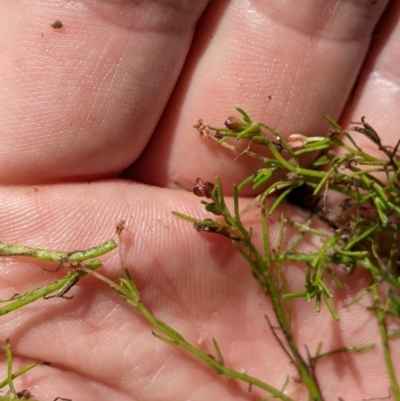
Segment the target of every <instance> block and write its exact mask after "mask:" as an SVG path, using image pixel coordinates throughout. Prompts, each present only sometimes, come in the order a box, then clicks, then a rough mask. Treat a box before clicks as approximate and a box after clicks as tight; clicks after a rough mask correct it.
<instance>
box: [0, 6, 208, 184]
mask: <svg viewBox="0 0 400 401" xmlns="http://www.w3.org/2000/svg"><path fill="white" fill-rule="evenodd" d="M205 4H206V1H197V2H193V3H187V2H184V1H157V2H156V1H146V2H132V1H130V0H123V1H119V2H112V1H102V2H92V1H81V2H78V3H76V2H72V3H71V2H66V1H61V2H54V1H41V2H35V3H32V2H26V1H19V2H1V3H0V13H1V16H2V24H1V27H0V38H1V40H0V43H1V45H0V46H1V48H0V51H1V54H2V57H1V58H0V99H1V100H0V140H1V142H0V143H1V146H0V182H1V183H10V182H11V183H16V182H20V183H21V182H44V181H50V180H53V181H54V180H62V179H64V180H66V179H68V180H72V179H75V180H79V179H89V178H91V177H92V178H95V177H104V176H110V175H116V174H118V173H119V172H120V171H121V170H123V169H125V168H126V167H127V166H128V165H129V164H130V163H132V161H133V160H135V159H136V158H137V157H138V155H139V154H140V153H141V151H142V149H143V148H144V146H145V145H146V143H147V141H148V139H149V137H150V135H151V133H152V131H153V129H154V127H155V125H156V123H157V121H158V119H159V117H160V115H161V113H162V110H163V108H164V106H165V103H166V101H167V99H168V98H169V96H170V93H171V90H172V88H173V86H174V84H175V81H176V79H177V76H178V74H179V72H180V69H181V66H182V64H183V62H184V59H185V57H186V53H187V51H188V48H189V45H190V42H191V38H192V35H193V31H194V26H195V23H196V21H197V19H198V17H199V15H200V14H201V11H202V9H203V8H204V7H205ZM55 20H60V21H61V22H62V24H63V27H62V28H60V29H53V28H52V27H51V26H50V25H52V24H53V23H54V21H55Z"/></svg>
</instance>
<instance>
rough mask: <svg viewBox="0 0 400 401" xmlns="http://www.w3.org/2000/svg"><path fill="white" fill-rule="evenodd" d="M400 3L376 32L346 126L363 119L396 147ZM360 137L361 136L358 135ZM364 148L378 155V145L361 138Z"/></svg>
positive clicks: (345, 118)
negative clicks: (363, 117)
mask: <svg viewBox="0 0 400 401" xmlns="http://www.w3.org/2000/svg"><path fill="white" fill-rule="evenodd" d="M399 18H400V4H399V2H396V1H392V2H390V4H389V7H388V9H387V10H386V12H385V14H384V15H383V17H382V20H381V21H380V23H379V25H378V26H377V28H376V30H375V32H374V40H373V45H372V47H371V51H370V52H369V54H368V57H367V59H366V61H365V64H364V66H363V69H362V70H361V72H360V77H359V80H358V85H357V88H356V91H355V94H354V97H353V99H352V101H351V102H350V103H349V106H348V108H347V109H346V113H345V115H344V116H343V121H342V124H343V125H344V126H348V125H349V122H350V121H360V119H361V117H362V116H365V117H366V121H367V122H368V123H369V124H370V125H371V126H372V127H373V128H374V129H375V130H376V131H377V133H378V134H379V136H380V137H381V139H382V142H383V144H384V145H391V146H395V145H396V143H397V141H398V139H399V137H400V136H399V134H398V129H397V126H398V124H399V122H400V116H399V113H398V110H399V108H400V97H399V96H398V90H399V87H400V71H399V69H398V68H397V66H398V65H399V63H400V52H399V41H400V26H399ZM354 135H357V134H354ZM357 140H358V141H359V143H360V147H361V148H362V149H363V150H365V151H367V152H371V153H372V154H377V152H376V146H375V145H374V144H373V143H372V142H371V141H370V140H368V139H367V138H365V137H363V136H361V135H359V136H357Z"/></svg>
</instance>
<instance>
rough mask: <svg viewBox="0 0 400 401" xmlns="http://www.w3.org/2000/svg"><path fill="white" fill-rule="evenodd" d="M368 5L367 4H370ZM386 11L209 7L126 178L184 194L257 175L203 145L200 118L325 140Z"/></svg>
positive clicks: (244, 162) (326, 5)
mask: <svg viewBox="0 0 400 401" xmlns="http://www.w3.org/2000/svg"><path fill="white" fill-rule="evenodd" d="M374 3H375V2H374ZM385 4H386V2H378V3H376V4H372V2H363V3H360V2H355V1H350V2H349V1H338V2H328V1H327V2H321V1H310V2H307V3H306V4H304V3H299V2H295V1H289V2H280V1H279V2H268V3H266V2H263V1H251V2H241V1H222V2H214V3H210V5H209V7H208V9H207V12H206V14H204V15H203V17H202V19H201V21H200V24H199V26H198V28H197V31H196V37H195V39H194V43H193V45H192V47H191V51H190V54H189V57H188V60H187V62H186V64H185V67H184V70H183V72H182V74H181V78H180V80H179V83H178V85H177V86H176V88H175V90H174V93H173V96H172V99H171V101H170V103H169V105H168V108H167V110H166V111H165V113H164V115H163V118H162V119H161V121H160V123H159V124H158V127H157V130H156V133H155V135H154V136H153V137H152V140H151V143H150V146H148V147H147V148H146V152H145V154H144V155H143V156H142V158H141V159H140V161H138V162H137V163H135V164H134V165H133V166H132V168H131V170H130V171H129V173H128V174H129V176H130V177H134V178H136V179H139V180H141V181H143V182H147V183H150V184H155V185H160V186H172V185H174V184H173V183H174V182H176V181H178V182H179V183H180V184H182V185H184V186H191V185H192V182H193V180H194V179H195V178H196V177H197V176H201V177H202V178H203V179H205V180H208V181H212V179H213V176H214V174H215V173H219V174H220V175H221V176H222V177H223V182H225V184H226V187H227V188H230V187H231V184H232V183H233V182H239V181H240V180H241V179H243V178H245V177H247V176H248V175H250V174H251V173H252V172H253V171H254V170H255V169H256V168H259V167H261V166H262V165H261V164H259V163H257V162H254V161H252V160H249V159H247V158H245V157H239V158H237V159H235V161H233V158H234V156H232V154H231V153H230V152H226V151H224V150H222V149H220V148H218V147H217V145H216V144H210V143H208V142H204V141H202V140H201V139H200V138H199V137H198V135H196V132H195V131H194V130H193V129H192V128H191V127H192V126H193V124H194V123H196V122H197V120H198V119H199V118H202V119H204V120H205V122H207V123H209V124H212V125H222V122H223V121H224V120H225V118H226V117H228V116H229V115H231V114H232V113H233V110H234V107H236V106H240V107H242V108H243V109H244V110H246V111H247V112H248V113H249V115H250V116H251V117H252V118H253V120H255V121H262V122H265V123H267V124H268V125H270V126H272V127H274V128H276V129H277V130H278V131H279V133H280V134H281V135H283V136H286V135H288V134H291V133H294V132H300V133H302V134H305V135H311V134H313V135H315V134H317V135H323V134H325V133H326V132H327V128H328V125H327V123H326V122H325V121H324V118H323V116H324V114H329V115H330V116H332V117H333V118H338V117H339V116H340V114H341V112H342V109H343V106H344V104H345V102H346V99H347V96H348V94H349V92H350V90H351V88H352V86H353V84H354V81H355V78H356V76H357V74H358V71H359V68H360V65H361V64H362V61H363V58H364V55H365V53H366V51H367V49H368V46H369V43H370V38H371V33H372V31H373V29H374V26H375V24H376V22H377V20H378V19H379V16H380V15H381V13H382V11H383V9H384V7H385Z"/></svg>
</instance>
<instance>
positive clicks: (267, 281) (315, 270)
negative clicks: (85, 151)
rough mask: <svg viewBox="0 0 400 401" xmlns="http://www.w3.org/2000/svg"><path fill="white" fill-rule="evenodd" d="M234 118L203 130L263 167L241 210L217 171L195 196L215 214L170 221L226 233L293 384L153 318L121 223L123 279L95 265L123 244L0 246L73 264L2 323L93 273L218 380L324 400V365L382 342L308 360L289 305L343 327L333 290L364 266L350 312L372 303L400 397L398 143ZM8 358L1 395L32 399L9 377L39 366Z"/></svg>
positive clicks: (356, 128)
mask: <svg viewBox="0 0 400 401" xmlns="http://www.w3.org/2000/svg"><path fill="white" fill-rule="evenodd" d="M237 110H238V112H239V113H240V118H239V117H229V118H228V119H227V120H226V121H225V126H223V127H214V126H210V125H207V124H204V122H203V121H199V122H198V124H196V125H195V128H196V129H197V130H198V131H199V132H200V134H201V135H202V136H203V137H204V138H206V139H208V140H211V141H214V142H216V143H218V144H219V145H220V146H223V147H226V148H228V149H230V150H231V151H232V152H233V156H234V157H238V156H240V157H252V158H256V159H258V160H260V161H262V163H263V167H262V168H260V169H258V170H257V171H254V173H253V174H252V175H250V176H249V177H247V178H246V179H245V180H243V181H242V182H240V183H238V184H236V185H234V188H233V202H230V201H227V200H226V197H225V194H224V191H223V187H222V183H221V179H220V177H219V176H218V175H216V177H215V181H214V182H209V181H205V180H203V179H201V178H197V179H196V182H195V187H194V188H193V193H194V195H196V196H200V197H202V198H204V199H202V200H201V201H200V202H201V203H202V205H203V206H204V208H205V210H206V211H207V212H208V213H209V216H210V217H208V218H206V219H204V218H202V219H199V218H197V217H196V216H187V215H184V214H182V213H180V212H179V211H174V212H173V213H174V214H175V215H176V216H178V217H180V218H183V219H185V220H187V221H188V222H190V223H192V224H193V225H194V229H196V230H197V231H199V232H204V233H210V235H222V236H224V237H227V238H228V239H229V240H230V241H231V243H232V247H233V249H236V251H237V252H239V253H240V254H241V255H242V256H243V257H244V258H245V259H246V261H247V262H248V265H249V270H250V273H249V274H251V275H252V276H253V277H254V280H255V281H256V282H257V283H258V285H259V286H260V287H261V289H262V290H263V292H264V293H265V297H266V298H268V299H269V301H270V302H271V304H272V307H273V313H274V316H267V315H265V320H266V324H267V325H268V327H269V329H270V330H271V332H272V333H273V335H274V337H275V339H276V342H277V344H278V345H279V346H280V347H282V349H283V350H284V351H285V354H286V356H287V358H288V359H289V360H290V361H291V362H292V363H293V365H294V366H296V368H297V371H298V377H297V378H291V377H289V376H288V377H287V380H286V382H285V383H284V385H283V386H282V387H281V388H276V387H274V386H272V385H270V384H268V382H267V381H264V380H263V379H261V378H256V377H253V376H251V375H248V374H247V373H246V372H244V371H239V370H237V369H235V368H233V367H231V366H228V365H227V364H226V362H225V358H224V356H223V353H222V351H221V348H220V345H219V344H218V342H217V340H216V339H213V346H214V353H213V354H208V353H205V352H204V351H202V350H201V349H200V348H199V346H198V344H193V343H190V342H189V341H187V340H186V339H185V338H184V337H183V336H182V335H181V334H180V333H178V332H177V331H176V330H175V329H174V328H173V327H171V326H170V325H169V324H168V322H163V321H161V320H160V319H158V318H157V317H156V315H157V313H156V311H151V310H150V309H149V308H148V307H147V306H146V305H145V304H144V303H143V301H142V299H141V296H140V290H139V289H138V287H137V285H136V284H135V282H134V281H133V279H132V276H131V274H130V273H129V271H128V270H127V269H126V268H125V266H124V261H123V258H122V252H121V249H122V245H123V227H124V224H123V222H120V223H119V224H118V226H117V236H118V241H119V242H120V245H121V246H120V247H119V250H120V258H121V269H122V274H121V277H119V278H118V277H117V278H112V279H110V278H107V277H105V276H103V275H101V274H99V273H98V271H97V269H98V267H100V265H101V262H100V261H99V260H98V259H97V258H98V257H100V256H101V255H103V254H105V253H107V252H110V251H112V250H113V249H114V248H116V246H117V242H118V241H117V242H116V241H114V240H113V239H111V240H109V241H107V242H105V243H103V244H101V245H99V246H97V247H94V248H90V249H88V250H85V251H72V252H54V251H46V250H41V249H34V248H27V247H22V246H15V245H9V244H0V252H1V253H2V254H3V255H8V256H12V255H15V256H27V257H35V258H39V259H43V260H50V261H54V262H56V263H57V265H56V267H55V269H54V270H57V269H58V268H59V267H61V266H62V265H63V264H65V265H68V266H69V267H70V269H69V272H68V273H67V274H66V275H65V277H63V278H61V279H58V280H57V281H55V282H53V283H51V284H49V285H48V286H45V287H43V288H40V289H33V290H32V291H29V292H26V293H24V294H14V295H12V296H11V297H8V298H6V299H3V300H1V301H2V302H4V303H5V306H3V307H1V308H0V315H4V314H6V313H11V312H13V311H15V310H16V309H18V308H21V307H24V306H25V305H27V304H29V303H30V302H33V301H35V300H37V299H39V298H41V297H46V298H49V297H52V296H58V297H62V298H66V299H68V298H70V296H69V295H67V293H68V291H69V290H70V289H71V288H72V287H73V286H74V285H75V284H76V282H77V281H78V280H79V279H81V278H82V277H83V276H85V275H87V274H90V275H92V276H93V277H95V278H97V279H99V280H102V281H103V282H106V283H107V284H108V285H109V286H110V287H111V288H112V289H113V290H114V291H116V293H117V294H118V295H120V296H121V298H122V299H123V300H124V301H125V302H127V304H128V305H130V306H132V307H133V308H134V309H137V310H138V311H139V312H140V313H141V314H142V315H143V316H144V317H145V318H146V319H147V321H148V322H149V323H150V324H151V326H152V327H153V331H152V334H153V335H154V336H155V337H157V338H158V339H160V340H162V341H164V342H166V343H168V344H171V345H173V346H176V347H181V348H183V349H184V350H186V351H187V352H189V353H190V354H192V355H193V356H194V357H196V358H198V359H199V360H200V361H202V362H203V363H205V364H207V365H209V366H210V368H212V369H213V370H214V371H215V373H216V374H219V375H224V376H226V377H227V378H230V379H234V380H239V381H242V382H245V383H248V386H249V391H250V390H251V389H252V388H253V387H258V388H260V389H262V390H263V391H265V397H264V398H263V400H270V399H279V400H286V401H295V400H294V399H293V398H291V397H290V396H289V395H288V394H287V392H286V391H285V390H286V387H287V385H288V384H289V383H290V382H291V381H294V380H298V381H299V382H301V383H303V384H304V385H305V386H306V388H307V390H308V399H310V400H325V398H324V389H323V388H321V387H320V385H319V380H318V369H317V366H318V361H319V360H321V359H322V358H329V357H331V356H333V355H336V354H338V353H346V352H347V353H351V352H368V350H369V349H371V348H374V347H375V346H376V345H377V344H349V345H347V346H344V347H341V348H337V349H332V350H328V351H326V350H325V348H324V347H323V342H321V343H320V344H319V346H318V348H317V349H316V350H315V351H314V352H313V353H311V352H310V351H309V350H308V349H307V353H306V356H304V352H301V347H303V345H304V344H298V342H297V339H296V336H295V335H294V333H293V327H292V323H293V319H292V311H291V309H292V302H293V300H294V299H304V301H305V302H308V303H314V304H315V311H316V312H319V311H320V310H321V309H322V308H327V309H328V310H329V312H330V315H331V316H332V319H333V322H335V321H336V320H338V319H339V318H340V316H339V315H340V314H339V312H338V311H337V310H335V307H334V303H333V302H332V300H333V297H334V295H333V294H334V291H333V290H334V288H333V287H336V288H337V289H339V290H341V291H346V290H345V288H346V287H345V285H344V283H343V274H340V275H339V274H338V272H345V275H344V277H346V275H351V274H352V273H353V272H354V271H355V270H356V269H363V270H364V271H365V272H367V274H368V275H369V278H370V280H369V283H368V285H366V286H365V288H364V289H363V290H362V291H361V292H360V293H359V294H358V295H357V296H355V297H354V299H352V300H351V301H350V302H349V303H348V305H349V306H350V305H352V304H354V303H356V302H358V301H359V300H360V299H361V298H363V297H369V299H370V306H369V307H370V310H371V311H372V313H373V314H374V316H375V317H376V321H377V325H378V327H379V333H380V341H381V348H382V352H383V357H384V360H385V364H386V368H387V373H388V377H389V380H390V389H389V392H390V394H391V396H392V397H393V399H395V400H399V401H400V390H399V386H398V378H397V375H396V370H395V368H394V364H393V359H392V354H391V342H392V341H395V339H396V338H397V337H398V335H399V334H400V330H391V331H390V330H389V328H388V321H389V320H390V321H392V322H393V321H394V322H398V319H399V317H400V298H399V293H400V292H399V288H400V279H399V274H398V273H399V251H398V234H397V232H398V229H399V223H400V207H399V206H398V205H399V204H400V202H399V200H400V183H399V177H398V176H399V168H400V161H399V159H398V156H397V150H398V146H399V143H397V145H396V146H395V147H394V148H390V147H387V146H385V145H384V144H382V143H381V140H380V138H379V136H378V134H377V133H376V132H375V130H374V129H373V128H372V127H371V126H370V125H369V124H368V123H367V122H366V121H365V119H364V118H362V119H361V121H360V122H356V123H353V127H352V128H351V129H350V130H347V131H346V130H344V129H343V128H342V127H340V126H339V125H338V124H337V123H336V122H334V121H333V120H332V119H331V118H329V117H326V119H327V121H328V122H329V123H330V125H331V129H330V131H329V134H328V136H326V137H305V136H303V135H300V134H293V135H291V136H289V137H288V138H287V139H286V140H285V139H283V138H282V137H281V136H280V135H279V133H278V132H276V131H275V130H274V129H272V128H271V127H269V126H268V125H266V124H263V123H255V122H253V121H252V120H251V119H250V117H249V116H248V115H247V114H246V113H245V112H244V111H243V110H241V109H237ZM359 134H361V135H365V136H367V137H368V138H369V139H370V140H371V141H372V143H373V144H374V145H375V147H376V148H377V150H379V151H380V155H381V156H382V157H374V156H372V155H370V154H368V153H366V152H364V151H363V150H362V149H361V148H360V147H359V146H357V141H356V135H359ZM243 141H244V146H241V144H240V142H243ZM252 143H255V144H258V145H261V147H260V146H258V147H257V149H265V151H264V150H262V151H260V152H258V151H257V152H256V151H253V150H251V146H250V144H252ZM305 154H310V155H313V156H314V161H313V162H312V163H311V164H310V165H309V166H308V167H304V166H303V165H302V164H301V161H300V158H301V157H302V156H303V155H305ZM248 187H251V188H252V190H253V191H255V195H254V197H253V199H252V200H248V201H247V203H246V204H242V203H243V198H241V199H242V200H241V199H240V194H241V192H242V191H243V190H244V189H245V188H246V189H247V188H248ZM334 193H336V195H339V196H340V197H341V202H340V204H339V205H338V206H337V207H332V206H331V205H330V203H329V198H330V196H331V194H334ZM284 200H286V201H289V202H291V203H294V204H296V205H297V206H299V207H301V208H302V209H304V210H305V211H306V213H308V218H306V219H305V220H304V221H295V220H293V219H292V218H290V217H289V216H287V215H285V213H284V212H282V208H280V205H281V204H282V202H283V201H284ZM267 205H268V206H267ZM250 210H251V211H254V210H255V211H257V213H258V216H259V227H260V228H261V229H260V231H261V241H260V240H259V238H256V237H257V236H256V235H254V234H253V231H254V229H255V227H249V226H248V224H246V221H245V217H246V213H248V212H249V211H250ZM273 215H274V216H277V221H278V222H279V235H278V238H277V239H274V238H272V236H271V234H270V228H271V227H270V226H269V217H270V216H273ZM315 217H317V218H319V219H320V220H322V222H324V224H325V228H324V229H321V228H316V226H315V225H314V221H315ZM288 227H290V228H291V230H293V229H294V230H295V232H296V235H294V236H291V238H290V239H288V238H286V236H287V230H286V228H288ZM310 238H311V239H314V240H318V241H319V242H320V244H321V246H320V247H319V249H318V250H317V251H315V252H308V253H306V252H303V251H301V247H300V245H301V244H302V242H303V241H305V240H307V239H308V240H309V239H310ZM294 262H295V263H298V264H301V265H302V266H304V269H303V270H304V281H303V290H301V291H295V292H293V291H291V290H290V288H291V285H290V283H291V278H290V277H289V276H288V275H287V274H286V269H285V265H286V264H288V263H294ZM57 266H58V267H57ZM339 276H340V277H339ZM49 302H51V301H49ZM66 302H67V301H66ZM260 318H262V316H260ZM272 322H277V324H276V323H272ZM6 354H7V361H8V374H7V378H6V379H5V380H3V382H1V385H2V387H7V386H8V388H9V393H8V394H7V395H5V396H1V397H0V399H1V400H3V399H4V400H11V399H15V398H23V397H25V396H26V395H27V394H29V389H24V390H20V391H19V392H18V391H17V390H16V389H15V386H14V384H13V380H14V378H15V377H17V376H19V375H21V374H23V373H24V372H25V371H27V370H28V369H31V368H32V367H34V365H28V367H26V368H24V369H25V370H24V369H22V370H19V371H17V372H16V373H13V371H12V355H11V350H10V346H9V340H7V345H6Z"/></svg>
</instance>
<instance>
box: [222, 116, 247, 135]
mask: <svg viewBox="0 0 400 401" xmlns="http://www.w3.org/2000/svg"><path fill="white" fill-rule="evenodd" d="M224 124H225V127H226V128H228V129H230V130H231V131H233V132H240V131H243V130H245V129H246V128H248V127H249V124H247V123H246V122H245V121H243V120H241V119H240V118H237V117H228V118H227V119H226V120H225V123H224Z"/></svg>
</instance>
